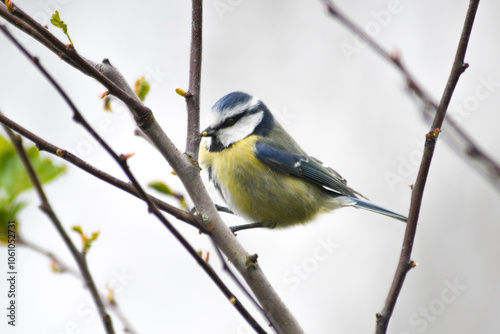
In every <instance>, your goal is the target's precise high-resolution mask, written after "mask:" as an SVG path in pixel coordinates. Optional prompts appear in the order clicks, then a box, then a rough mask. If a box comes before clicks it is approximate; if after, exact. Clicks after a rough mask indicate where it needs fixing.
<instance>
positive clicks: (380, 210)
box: [349, 197, 408, 223]
mask: <svg viewBox="0 0 500 334" xmlns="http://www.w3.org/2000/svg"><path fill="white" fill-rule="evenodd" d="M349 199H351V200H353V201H354V202H355V204H354V207H355V208H359V209H364V210H368V211H371V212H375V213H378V214H381V215H384V216H387V217H391V218H394V219H397V220H400V221H402V222H405V223H406V222H407V221H408V218H407V217H405V216H402V215H400V214H397V213H395V212H392V211H389V210H387V209H384V208H382V207H380V206H378V205H375V204H372V203H369V202H366V201H363V200H360V199H358V198H353V197H349Z"/></svg>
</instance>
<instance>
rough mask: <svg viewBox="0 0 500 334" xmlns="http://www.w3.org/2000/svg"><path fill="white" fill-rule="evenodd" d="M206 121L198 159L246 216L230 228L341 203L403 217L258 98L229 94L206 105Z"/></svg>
mask: <svg viewBox="0 0 500 334" xmlns="http://www.w3.org/2000/svg"><path fill="white" fill-rule="evenodd" d="M207 120H208V127H207V128H206V129H205V130H203V131H202V132H201V134H200V136H201V141H200V147H199V164H200V166H201V167H202V169H204V170H206V171H208V177H209V180H210V181H212V182H213V184H214V186H215V188H216V189H217V191H218V192H219V193H220V195H221V197H222V198H223V200H224V201H225V202H226V204H227V206H228V207H229V209H230V210H231V211H232V212H233V213H235V214H236V215H238V216H241V217H242V218H244V219H245V220H246V221H248V223H247V224H243V225H236V226H232V227H230V229H231V231H232V232H233V233H235V232H237V231H240V230H245V229H250V228H262V227H264V228H270V229H274V228H276V229H280V228H286V227H289V226H293V225H299V224H305V223H308V222H310V221H313V220H314V219H315V218H316V217H317V216H318V215H319V214H322V213H326V212H330V211H332V210H335V209H339V208H343V207H354V208H357V209H364V210H368V211H371V212H375V213H378V214H382V215H385V216H388V217H391V218H394V219H397V220H400V221H403V222H406V221H407V218H406V217H405V216H403V215H400V214H397V213H395V212H392V211H389V210H387V209H384V208H382V207H380V206H377V205H375V204H372V203H370V202H368V201H367V199H366V198H365V197H364V196H362V195H361V194H360V193H358V192H357V191H355V190H353V189H351V188H350V187H348V186H347V181H346V180H345V179H344V178H343V177H342V176H340V174H339V173H337V172H336V171H335V170H333V169H332V168H330V167H328V166H326V165H324V164H323V163H322V162H321V161H320V160H318V159H316V158H314V157H312V156H309V155H308V154H307V153H306V152H305V151H304V150H303V149H302V148H301V147H300V146H299V145H298V144H297V142H296V141H295V140H294V139H293V137H292V136H291V135H290V134H288V132H286V131H285V129H284V128H283V127H282V126H281V125H280V123H279V122H278V121H277V120H276V118H275V117H274V116H273V114H272V113H271V111H270V110H269V109H268V108H267V106H266V105H265V104H264V103H263V102H262V101H261V100H260V99H259V98H256V97H254V96H252V95H250V94H247V93H244V92H238V91H237V92H232V93H229V94H227V95H225V96H223V97H222V98H221V99H220V100H218V101H217V102H216V103H215V105H214V106H213V107H212V108H211V109H210V110H209V112H208V117H207ZM361 198H364V199H366V200H363V199H361Z"/></svg>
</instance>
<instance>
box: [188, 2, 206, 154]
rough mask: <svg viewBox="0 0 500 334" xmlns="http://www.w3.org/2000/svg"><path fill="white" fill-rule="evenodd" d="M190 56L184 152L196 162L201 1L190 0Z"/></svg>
mask: <svg viewBox="0 0 500 334" xmlns="http://www.w3.org/2000/svg"><path fill="white" fill-rule="evenodd" d="M191 14H192V18H191V54H190V59H189V91H188V94H187V95H186V107H187V115H188V123H187V136H186V152H187V153H188V154H189V155H191V156H192V157H193V158H194V159H195V160H198V147H199V146H200V86H201V60H202V57H201V55H202V46H203V44H202V34H203V0H192V13H191Z"/></svg>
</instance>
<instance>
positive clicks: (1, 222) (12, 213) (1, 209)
mask: <svg viewBox="0 0 500 334" xmlns="http://www.w3.org/2000/svg"><path fill="white" fill-rule="evenodd" d="M25 205H26V204H25V203H23V202H11V201H8V200H7V199H6V198H0V244H6V243H7V236H8V235H7V233H8V232H7V228H8V227H7V225H8V223H9V221H16V224H17V220H16V217H17V214H18V213H19V211H21V209H22V208H24V206H25ZM16 231H18V229H17V226H16Z"/></svg>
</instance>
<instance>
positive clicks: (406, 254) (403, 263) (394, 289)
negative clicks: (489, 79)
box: [376, 0, 479, 334]
mask: <svg viewBox="0 0 500 334" xmlns="http://www.w3.org/2000/svg"><path fill="white" fill-rule="evenodd" d="M478 5H479V0H471V1H470V3H469V9H468V11H467V15H466V17H465V23H464V27H463V29H462V35H461V37H460V42H459V44H458V49H457V52H456V55H455V60H454V62H453V67H452V69H451V73H450V76H449V78H448V82H447V83H446V87H445V90H444V93H443V96H442V98H441V101H440V103H439V106H438V108H437V112H436V116H435V118H434V121H433V123H432V127H431V130H430V132H429V133H428V134H427V135H426V141H425V147H424V155H423V157H422V161H421V164H420V169H419V171H418V176H417V180H416V182H415V186H414V188H413V192H412V198H411V204H410V214H409V216H408V223H407V226H406V232H405V236H404V241H403V248H402V251H401V256H400V259H399V264H398V268H397V269H396V274H395V276H394V280H393V282H392V286H391V288H390V290H389V294H388V296H387V299H386V302H385V305H384V308H383V310H382V312H381V313H379V314H378V315H377V331H376V333H377V334H382V333H386V332H387V328H388V326H389V320H390V319H391V316H392V312H393V311H394V307H395V306H396V301H397V299H398V296H399V293H400V292H401V289H402V287H403V283H404V280H405V278H406V274H407V273H408V271H409V270H410V269H411V268H412V267H414V263H413V262H412V261H411V260H410V258H411V253H412V250H413V243H414V240H415V234H416V230H417V222H418V217H419V214H420V206H421V204H422V197H423V195H424V188H425V183H426V181H427V175H428V174H429V169H430V165H431V161H432V157H433V154H434V148H435V146H436V142H437V139H438V135H439V131H440V130H439V129H440V128H441V126H442V125H443V121H444V118H445V116H446V110H447V109H448V106H449V104H450V100H451V97H452V95H453V92H454V90H455V87H456V85H457V82H458V79H459V78H460V75H461V74H462V73H463V72H464V71H465V69H466V68H467V67H468V65H467V64H466V63H464V60H465V52H466V51H467V45H468V42H469V38H470V34H471V31H472V25H473V23H474V18H475V16H476V12H477V8H478Z"/></svg>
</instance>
